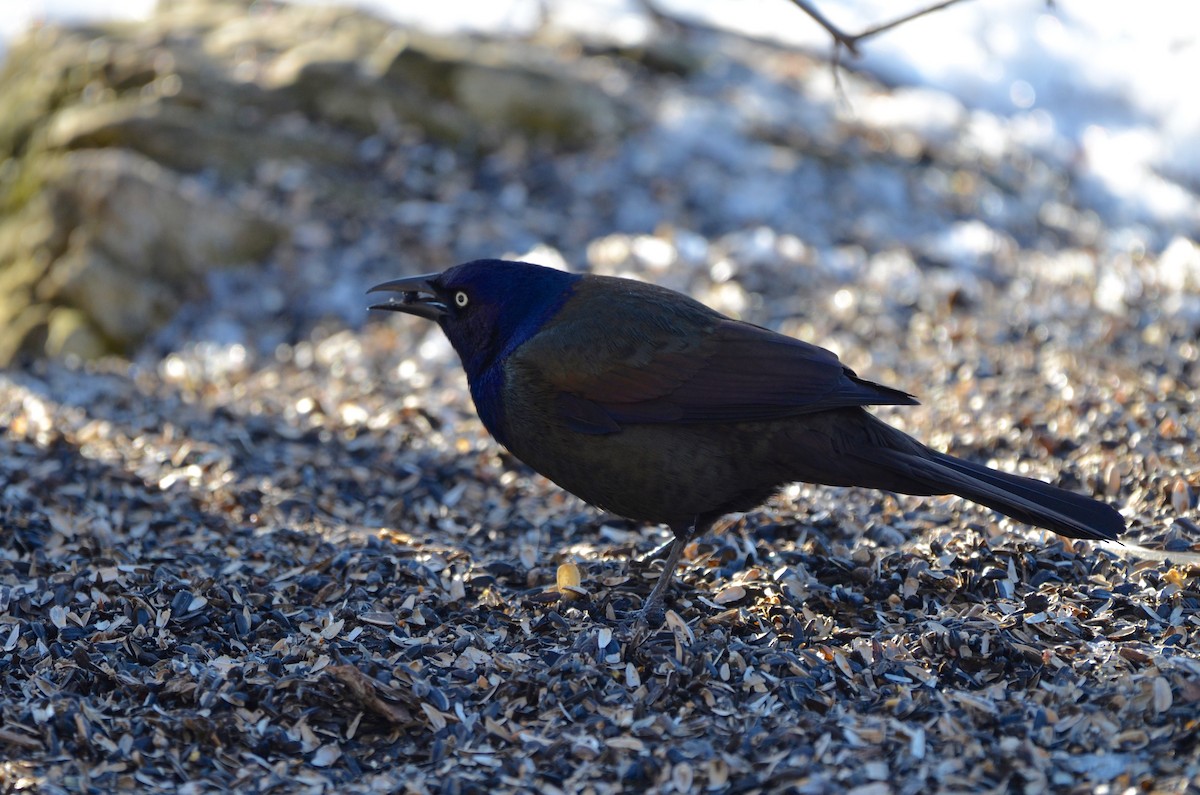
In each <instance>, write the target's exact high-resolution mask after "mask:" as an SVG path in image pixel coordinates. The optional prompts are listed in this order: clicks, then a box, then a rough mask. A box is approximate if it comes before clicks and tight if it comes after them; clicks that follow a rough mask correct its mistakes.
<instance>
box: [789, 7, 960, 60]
mask: <svg viewBox="0 0 1200 795" xmlns="http://www.w3.org/2000/svg"><path fill="white" fill-rule="evenodd" d="M961 2H963V0H942V2H940V3H934V4H933V5H931V6H929V7H928V8H922V9H920V10H918V11H914V12H913V13H911V14H906V15H905V16H902V17H900V18H899V19H893V20H892V21H891V22H885V23H883V24H882V25H875V26H873V27H870V28H867V29H866V30H864V31H862V32H861V33H854V34H851V33H846V32H845V31H844V30H842V29H841V28H839V27H838V26H837V25H835V24H833V23H832V22H830V21H829V19H828V18H827V17H826V16H825V15H824V14H822V13H821V12H820V11H819V10H818V9H817V7H816V6H814V5H813V4H812V3H811V2H810V1H809V0H792V3H793V4H795V5H796V6H797V7H798V8H799V9H800V10H801V11H803V12H804V13H806V14H808V15H809V16H810V17H812V19H813V21H814V22H816V23H817V24H818V25H820V26H821V27H823V28H825V30H826V31H827V32H828V33H829V35H830V36H832V37H833V41H834V57H835V58H837V57H838V53H839V52H840V51H841V48H842V47H845V48H846V49H847V50H849V51H850V53H851V54H852V55H859V54H860V53H859V50H858V44H859V42H861V41H863V40H864V39H869V38H871V37H872V36H877V35H879V34H880V33H883V32H884V31H888V30H891V29H892V28H895V27H899V26H900V25H903V24H904V23H905V22H911V21H912V20H914V19H916V18H918V17H923V16H925V15H926V14H932V13H933V12H934V11H941V10H942V9H943V8H947V7H949V6H952V5H954V4H955V3H961Z"/></svg>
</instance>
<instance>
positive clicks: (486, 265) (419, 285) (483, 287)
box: [369, 259, 580, 441]
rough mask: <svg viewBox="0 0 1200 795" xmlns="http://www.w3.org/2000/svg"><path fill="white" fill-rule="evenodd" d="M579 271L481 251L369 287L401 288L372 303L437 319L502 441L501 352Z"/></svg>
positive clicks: (562, 298)
mask: <svg viewBox="0 0 1200 795" xmlns="http://www.w3.org/2000/svg"><path fill="white" fill-rule="evenodd" d="M579 278H580V277H579V275H578V274H573V273H565V272H563V271H559V270H554V269H553V268H544V267H542V266H540V265H531V264H530V263H528V262H507V261H505V260H497V259H481V260H475V261H473V262H466V263H463V264H462V265H456V266H454V267H453V268H450V269H449V270H447V271H444V272H442V273H430V274H425V275H422V276H409V277H407V278H404V279H396V280H394V281H390V282H384V283H383V284H378V285H376V286H374V287H372V288H371V289H370V291H369V292H383V291H386V292H395V293H400V298H399V299H392V300H390V301H388V302H387V303H386V304H376V305H375V306H372V307H371V308H372V309H390V310H393V311H396V312H406V313H408V314H410V315H417V316H419V317H424V318H428V319H429V320H436V321H437V323H438V325H440V326H441V327H442V330H443V331H444V332H446V336H447V337H448V338H449V339H450V344H451V345H453V346H454V350H455V351H457V352H458V356H459V358H460V359H462V363H463V369H464V370H466V372H467V380H468V381H469V382H470V384H471V394H472V396H473V397H474V398H475V405H476V408H478V409H479V413H480V416H481V417H482V418H483V421H484V424H486V425H487V426H488V429H489V430H490V431H491V432H492V433H493V435H495V436H497V437H498V438H500V440H501V441H503V438H502V434H501V433H500V432H499V431H500V428H499V423H498V420H499V416H498V415H499V399H500V398H499V390H500V388H501V385H502V383H503V381H502V379H503V373H502V371H501V368H502V365H503V363H504V360H505V359H506V358H507V357H508V355H509V354H510V353H512V352H513V351H514V350H516V349H517V347H519V346H520V345H521V343H523V342H525V341H526V340H527V339H529V338H530V337H531V336H533V335H534V334H536V333H537V331H538V330H539V329H540V328H541V327H542V325H543V324H544V323H545V322H546V321H547V320H549V319H550V318H551V317H552V316H553V315H554V313H555V312H557V311H558V310H559V308H560V307H562V305H563V304H564V303H565V302H566V300H567V298H568V297H570V295H571V291H572V289H573V288H574V286H575V283H576V282H577V281H579Z"/></svg>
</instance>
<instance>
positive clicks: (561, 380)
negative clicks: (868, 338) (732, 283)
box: [540, 305, 917, 433]
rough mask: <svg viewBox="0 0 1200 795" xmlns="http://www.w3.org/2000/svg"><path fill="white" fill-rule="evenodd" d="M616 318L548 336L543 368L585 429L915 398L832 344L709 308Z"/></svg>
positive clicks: (565, 408)
mask: <svg viewBox="0 0 1200 795" xmlns="http://www.w3.org/2000/svg"><path fill="white" fill-rule="evenodd" d="M697 306H699V305H697ZM610 315H611V312H610ZM610 320H612V321H613V322H610V323H609V324H607V326H606V327H605V328H604V329H603V334H602V335H597V334H588V335H580V334H578V333H577V330H572V329H567V330H566V331H567V332H568V333H565V334H562V335H559V334H550V335H547V336H546V338H545V339H546V341H547V342H550V341H551V340H552V339H555V338H556V339H557V342H556V343H553V344H554V347H555V348H556V354H557V355H555V356H554V357H552V358H553V361H554V365H553V366H549V367H546V368H540V369H541V376H542V377H543V379H544V380H546V381H549V382H550V384H551V386H552V388H553V389H554V390H555V391H556V393H557V395H556V404H557V410H558V413H559V415H560V416H561V417H562V418H563V419H564V420H565V421H566V422H567V423H568V424H569V425H570V426H571V427H572V428H574V429H576V430H579V431H582V432H586V433H615V432H617V431H619V430H620V429H621V426H623V425H627V424H637V423H701V422H721V423H724V422H744V421H754V420H770V419H778V418H782V417H790V416H796V415H800V414H810V413H813V412H818V411H826V410H829V409H836V408H844V407H848V406H869V405H911V404H915V403H916V402H917V401H916V400H915V399H914V398H913V397H912V396H911V395H909V394H907V393H905V392H901V391H900V390H897V389H892V388H890V387H886V386H881V385H879V384H874V383H872V382H870V381H865V380H863V379H861V378H859V377H858V376H856V375H855V374H854V372H853V371H852V370H850V368H848V367H846V366H845V365H843V364H842V363H841V361H839V360H838V358H837V356H836V355H834V354H833V352H831V351H828V350H826V349H824V348H821V347H818V346H816V345H812V344H810V343H807V342H803V341H801V340H798V339H794V338H792V337H787V336H784V335H782V334H777V333H775V332H773V331H769V330H767V329H764V328H760V327H758V326H754V325H751V324H749V323H742V322H740V321H736V320H731V319H729V318H725V317H723V316H721V315H718V314H716V313H713V312H712V311H711V310H704V311H699V310H698V311H696V312H684V313H676V314H673V315H671V316H670V317H667V318H665V319H664V318H662V317H661V316H660V317H658V318H657V319H656V322H655V323H653V324H647V323H646V322H645V316H644V315H642V316H635V317H631V318H626V319H621V318H612V317H610ZM622 320H624V322H622ZM564 339H565V340H580V339H588V340H589V343H588V345H587V346H586V348H578V347H577V346H575V345H573V344H570V343H566V347H571V348H575V350H573V351H572V352H571V354H569V355H566V356H564V355H563V353H564V343H563V340H564ZM547 360H549V359H547Z"/></svg>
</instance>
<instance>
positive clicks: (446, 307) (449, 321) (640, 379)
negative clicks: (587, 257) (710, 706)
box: [368, 259, 1125, 622]
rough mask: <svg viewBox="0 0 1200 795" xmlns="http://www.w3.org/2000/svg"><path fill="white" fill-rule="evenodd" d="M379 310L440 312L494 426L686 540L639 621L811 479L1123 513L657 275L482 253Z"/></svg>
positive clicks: (902, 395)
mask: <svg viewBox="0 0 1200 795" xmlns="http://www.w3.org/2000/svg"><path fill="white" fill-rule="evenodd" d="M375 292H389V293H397V294H398V295H397V296H392V297H389V300H388V301H387V302H385V303H378V304H374V305H372V306H371V307H370V308H371V309H379V310H390V311H395V312H403V313H407V314H410V315H416V316H418V317H422V318H426V319H428V320H432V321H434V322H436V323H437V324H438V325H439V326H440V327H441V329H442V331H443V332H444V333H445V335H446V337H447V338H449V341H450V343H451V345H452V346H453V348H454V350H455V351H456V352H457V354H458V356H459V359H460V360H461V362H462V366H463V369H464V370H465V372H466V376H467V383H468V386H469V388H470V393H471V397H472V399H473V400H474V403H475V408H476V411H477V413H478V415H479V418H480V419H481V420H482V422H483V425H484V427H486V428H487V430H488V432H489V433H491V435H492V436H493V437H494V438H495V439H496V441H498V442H499V443H500V444H501V445H503V446H504V447H506V448H507V449H508V450H509V452H510V453H512V455H513V456H515V457H516V458H517V459H519V460H520V461H522V462H524V463H525V464H527V465H528V466H529V467H531V468H532V469H534V470H535V471H537V472H539V473H541V474H542V475H544V476H545V477H547V478H548V479H550V480H551V481H553V482H554V483H556V484H558V485H559V486H560V487H562V488H563V489H565V490H566V491H568V492H571V493H572V494H574V495H576V496H578V497H579V498H581V499H582V500H584V501H585V502H587V503H590V504H592V505H594V506H596V507H598V508H601V509H603V510H607V511H610V512H612V513H615V514H618V515H620V516H623V517H626V518H628V519H631V520H635V521H639V522H646V523H656V524H664V525H666V526H667V527H668V528H670V530H671V532H672V535H673V539H672V541H671V542H670V547H669V551H668V553H667V557H666V561H665V564H664V569H663V572H662V574H661V575H660V576H659V578H658V581H657V582H656V583H655V586H654V588H653V589H652V590H651V593H650V595H649V596H648V597H647V598H646V599H645V600H644V601H643V603H642V604H643V606H642V609H641V611H640V613H639V621H640V622H644V621H645V620H647V619H648V618H649V617H653V616H659V615H661V614H662V608H661V604H662V603H663V601H664V598H665V594H666V592H667V588H668V586H669V584H670V582H671V581H672V577H673V576H674V572H675V569H676V567H677V566H678V564H679V561H680V558H681V556H682V554H683V550H684V548H685V546H686V545H687V543H688V542H689V541H690V540H692V539H694V538H698V537H700V536H703V535H704V534H705V533H707V532H708V531H709V530H710V529H711V528H712V526H713V524H714V523H715V522H716V521H717V520H718V519H720V518H721V517H723V516H725V515H726V514H730V513H736V512H745V511H749V510H752V509H753V508H755V507H757V506H759V505H761V504H762V503H763V502H765V501H766V500H767V499H769V498H770V497H771V496H773V495H774V494H776V493H777V492H779V491H780V489H782V488H783V487H785V486H787V485H789V484H791V483H795V482H805V483H814V484H824V485H827V486H862V487H867V488H872V489H879V490H883V491H887V492H898V493H902V494H909V495H923V496H929V495H941V494H957V495H958V496H960V497H963V498H965V499H967V500H971V501H973V502H976V503H979V504H981V505H984V506H987V507H988V508H992V509H994V510H996V511H999V512H1000V513H1002V514H1005V515H1007V516H1009V517H1011V518H1013V519H1016V520H1018V521H1020V522H1024V523H1026V524H1030V525H1034V526H1036V527H1041V528H1045V529H1047V530H1051V531H1053V532H1055V533H1057V534H1059V535H1063V536H1067V537H1070V538H1080V539H1092V540H1113V539H1116V538H1117V537H1118V536H1119V535H1120V534H1121V533H1123V532H1124V531H1125V520H1124V518H1123V517H1122V516H1121V514H1120V513H1119V512H1117V510H1116V509H1114V508H1113V507H1112V506H1110V505H1108V504H1107V503H1104V502H1101V501H1098V500H1095V499H1092V498H1091V497H1088V496H1085V495H1082V494H1077V493H1075V492H1072V491H1067V490H1065V489H1062V488H1058V487H1056V486H1052V485H1050V484H1047V483H1044V482H1042V481H1040V480H1035V479H1032V478H1026V477H1021V476H1019V475H1013V474H1009V473H1006V472H1001V471H998V470H995V469H992V468H989V467H987V466H984V465H982V464H978V463H975V462H972V461H968V460H964V459H960V458H955V457H953V456H951V455H948V454H946V453H941V452H938V451H936V450H933V449H932V448H930V447H927V446H926V445H924V444H922V443H921V442H919V441H917V440H916V439H915V438H913V437H911V436H909V435H907V434H905V433H904V432H902V431H900V430H898V429H897V428H895V427H893V426H891V425H889V424H887V423H885V422H884V421H882V420H880V419H879V418H877V417H876V416H875V415H873V414H871V413H870V412H869V411H868V410H867V407H869V406H907V405H915V404H917V400H916V398H915V397H913V395H911V394H909V393H907V392H904V391H901V390H899V389H893V388H892V387H888V386H883V385H881V384H877V383H874V382H871V381H868V380H866V379H863V378H860V377H859V376H858V375H857V374H856V373H855V372H854V371H853V370H851V369H850V368H849V367H847V366H846V365H844V364H843V363H842V362H841V361H840V360H839V359H838V357H837V355H836V354H834V353H833V352H832V351H829V350H827V349H825V348H822V347H820V346H817V345H814V344H812V343H809V342H805V341H802V340H799V339H796V338H794V337H790V336H787V335H784V334H780V333H778V332H775V331H771V330H769V329H766V328H763V327H761V326H757V325H753V324H751V323H748V322H744V321H741V320H736V319H733V318H730V317H727V316H725V315H723V314H721V313H719V312H717V311H716V310H714V309H711V308H710V307H708V306H706V305H704V304H703V303H700V302H699V301H697V300H695V299H693V298H691V297H689V296H687V295H684V294H682V293H679V292H676V291H674V290H670V289H667V288H665V287H661V286H657V285H654V284H650V283H645V282H640V281H636V280H633V279H625V278H620V277H614V276H602V275H595V274H586V273H571V272H567V271H563V270H558V269H554V268H548V267H544V266H540V265H535V264H531V263H527V262H512V261H506V260H497V259H482V260H473V261H471V262H466V263H463V264H461V265H457V266H454V267H451V268H449V269H447V270H445V271H443V272H440V273H428V274H423V275H417V276H407V277H404V278H400V279H395V280H392V281H387V282H384V283H382V284H378V285H376V286H374V287H372V288H371V289H370V290H368V293H375Z"/></svg>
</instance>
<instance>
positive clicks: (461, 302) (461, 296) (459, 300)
mask: <svg viewBox="0 0 1200 795" xmlns="http://www.w3.org/2000/svg"><path fill="white" fill-rule="evenodd" d="M470 300H471V299H469V298H467V294H466V293H464V292H463V291H462V290H459V291H458V292H457V293H455V294H454V305H455V306H457V307H458V308H459V309H462V308H463V307H464V306H466V305H467V303H468V302H469V301H470Z"/></svg>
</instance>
